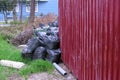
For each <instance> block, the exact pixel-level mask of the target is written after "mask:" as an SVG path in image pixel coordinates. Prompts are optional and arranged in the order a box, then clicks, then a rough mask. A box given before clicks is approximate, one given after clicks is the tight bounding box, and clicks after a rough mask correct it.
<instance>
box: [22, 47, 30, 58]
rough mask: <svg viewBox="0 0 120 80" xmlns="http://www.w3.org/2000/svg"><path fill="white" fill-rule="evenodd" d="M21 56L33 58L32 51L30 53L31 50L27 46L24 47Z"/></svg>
mask: <svg viewBox="0 0 120 80" xmlns="http://www.w3.org/2000/svg"><path fill="white" fill-rule="evenodd" d="M21 56H22V57H23V58H30V59H32V53H30V50H29V49H28V48H27V47H26V48H23V49H22V52H21Z"/></svg>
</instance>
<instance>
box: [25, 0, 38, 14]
mask: <svg viewBox="0 0 120 80" xmlns="http://www.w3.org/2000/svg"><path fill="white" fill-rule="evenodd" d="M26 12H30V1H28V2H26ZM35 12H38V2H37V1H36V2H35Z"/></svg>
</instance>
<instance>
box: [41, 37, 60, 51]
mask: <svg viewBox="0 0 120 80" xmlns="http://www.w3.org/2000/svg"><path fill="white" fill-rule="evenodd" d="M39 41H40V43H41V44H43V45H45V47H46V48H48V49H58V48H59V43H60V40H59V37H58V36H57V35H49V36H48V35H41V36H39Z"/></svg>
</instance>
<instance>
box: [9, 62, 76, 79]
mask: <svg viewBox="0 0 120 80" xmlns="http://www.w3.org/2000/svg"><path fill="white" fill-rule="evenodd" d="M59 65H60V66H61V67H62V68H63V69H64V70H65V71H66V72H67V75H66V76H62V75H61V74H60V73H59V72H58V71H57V70H56V69H55V70H54V71H53V72H52V73H50V74H49V73H46V72H43V73H35V74H31V75H30V76H29V77H28V79H24V78H22V77H20V76H19V75H17V74H13V75H12V76H10V77H9V80H77V79H76V78H75V77H74V76H73V75H72V74H71V72H70V71H69V70H68V69H67V67H66V66H65V65H64V64H63V63H61V64H59Z"/></svg>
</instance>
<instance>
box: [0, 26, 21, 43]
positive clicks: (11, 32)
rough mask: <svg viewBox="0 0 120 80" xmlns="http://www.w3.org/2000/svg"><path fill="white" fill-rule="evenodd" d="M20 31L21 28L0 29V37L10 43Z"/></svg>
mask: <svg viewBox="0 0 120 80" xmlns="http://www.w3.org/2000/svg"><path fill="white" fill-rule="evenodd" d="M21 31H22V27H21V26H17V27H0V35H1V36H2V37H3V39H4V40H7V41H8V42H10V41H11V40H12V39H13V38H14V37H15V36H16V35H17V34H19V33H20V32H21Z"/></svg>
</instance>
